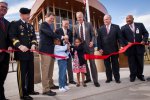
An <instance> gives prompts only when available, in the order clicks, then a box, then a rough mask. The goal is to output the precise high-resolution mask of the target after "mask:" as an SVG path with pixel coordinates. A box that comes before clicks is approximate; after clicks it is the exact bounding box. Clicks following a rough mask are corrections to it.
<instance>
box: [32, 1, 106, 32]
mask: <svg viewBox="0 0 150 100" xmlns="http://www.w3.org/2000/svg"><path fill="white" fill-rule="evenodd" d="M89 5H90V7H89V9H90V18H91V23H92V24H93V26H94V28H96V29H97V28H98V27H99V26H101V25H102V24H103V16H104V15H105V14H107V13H108V12H107V10H106V8H105V7H104V6H103V5H102V4H101V3H100V2H99V1H98V0H89ZM78 11H82V12H83V13H85V5H84V3H83V0H36V2H35V4H34V5H33V7H32V9H31V19H30V22H31V23H32V24H33V25H34V27H35V31H36V32H38V30H39V25H40V23H42V22H43V21H44V19H45V14H46V13H47V12H53V13H54V14H55V15H56V18H55V21H54V29H57V28H59V27H61V20H62V19H63V18H67V19H69V23H70V28H72V27H73V26H74V25H75V23H76V16H75V13H76V12H78Z"/></svg>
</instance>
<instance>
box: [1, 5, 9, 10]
mask: <svg viewBox="0 0 150 100" xmlns="http://www.w3.org/2000/svg"><path fill="white" fill-rule="evenodd" d="M0 8H2V9H5V10H8V7H6V6H2V5H0Z"/></svg>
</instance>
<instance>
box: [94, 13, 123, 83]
mask: <svg viewBox="0 0 150 100" xmlns="http://www.w3.org/2000/svg"><path fill="white" fill-rule="evenodd" d="M103 21H104V25H103V26H101V27H100V29H99V30H98V38H97V44H98V50H99V52H100V53H101V54H102V55H109V54H111V53H113V52H117V51H118V50H119V47H118V42H119V44H120V45H121V46H123V41H122V39H121V31H120V28H119V26H118V25H115V24H112V23H111V16H110V15H105V16H104V18H103ZM118 57H119V55H112V56H110V57H109V58H107V59H105V60H104V64H105V68H106V77H107V80H106V83H110V82H111V81H112V75H113V76H114V78H115V81H116V83H121V81H120V74H119V62H118Z"/></svg>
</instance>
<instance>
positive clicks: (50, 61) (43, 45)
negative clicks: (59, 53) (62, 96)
mask: <svg viewBox="0 0 150 100" xmlns="http://www.w3.org/2000/svg"><path fill="white" fill-rule="evenodd" d="M53 22H54V14H53V13H51V12H49V13H47V14H46V18H45V21H44V22H43V23H42V24H41V25H40V30H39V32H40V42H39V51H40V52H44V53H48V54H54V39H56V38H59V39H67V38H68V36H67V35H65V36H60V35H57V34H56V33H54V32H53V30H52V28H51V24H52V23H53ZM53 69H54V58H53V57H50V56H47V55H43V54H41V71H42V86H43V95H48V96H55V95H56V92H53V91H51V89H58V88H59V87H58V86H55V85H54V83H53V79H52V77H53Z"/></svg>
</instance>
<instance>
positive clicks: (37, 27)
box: [36, 16, 39, 31]
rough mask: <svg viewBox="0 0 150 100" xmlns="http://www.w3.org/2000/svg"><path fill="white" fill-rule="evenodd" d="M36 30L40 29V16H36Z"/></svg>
mask: <svg viewBox="0 0 150 100" xmlns="http://www.w3.org/2000/svg"><path fill="white" fill-rule="evenodd" d="M36 31H39V22H38V17H37V16H36Z"/></svg>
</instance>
